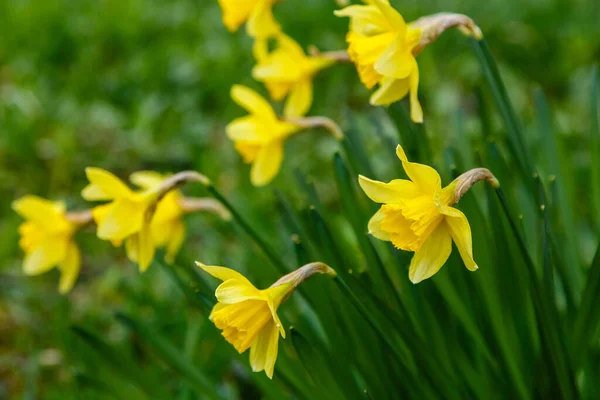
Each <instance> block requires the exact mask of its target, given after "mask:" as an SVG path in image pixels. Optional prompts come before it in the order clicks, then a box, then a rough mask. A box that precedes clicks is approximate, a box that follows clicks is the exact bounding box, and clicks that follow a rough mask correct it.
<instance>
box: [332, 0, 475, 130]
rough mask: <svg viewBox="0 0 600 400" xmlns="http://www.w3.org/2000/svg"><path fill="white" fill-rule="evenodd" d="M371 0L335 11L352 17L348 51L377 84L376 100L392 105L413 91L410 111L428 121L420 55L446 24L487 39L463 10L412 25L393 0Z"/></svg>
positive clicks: (368, 82)
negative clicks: (423, 105) (420, 91)
mask: <svg viewBox="0 0 600 400" xmlns="http://www.w3.org/2000/svg"><path fill="white" fill-rule="evenodd" d="M365 2H366V3H368V4H367V5H351V6H348V7H345V8H343V9H342V10H337V11H335V15H337V16H339V17H349V18H350V31H349V33H348V35H347V36H346V40H347V42H348V54H349V55H350V59H351V60H352V61H353V62H354V63H355V64H356V68H357V71H358V74H359V77H360V79H361V81H362V82H363V83H364V85H365V86H366V87H367V88H369V89H371V88H373V87H374V86H375V85H376V84H379V88H378V89H377V90H376V91H375V92H374V93H373V94H372V96H371V99H370V102H371V104H373V105H387V104H391V103H393V102H396V101H398V100H400V99H402V98H403V97H405V96H406V95H407V94H409V93H410V114H411V118H412V120H413V121H414V122H423V110H422V109H421V105H420V103H419V100H418V97H417V91H418V87H419V67H418V65H417V61H416V58H415V57H416V56H417V55H418V54H419V53H420V52H421V51H422V50H423V49H424V48H425V46H426V45H428V44H429V43H432V42H433V41H435V40H436V39H437V37H438V36H439V35H440V34H441V33H442V32H444V31H445V30H446V29H448V28H451V27H454V26H458V27H459V29H460V30H461V31H462V32H463V33H465V34H467V35H472V36H475V37H476V38H481V36H482V35H481V31H480V30H479V28H478V27H477V26H476V25H475V24H474V23H473V21H472V20H471V19H470V18H468V17H466V16H464V15H460V14H450V13H441V14H435V15H432V16H427V17H423V18H421V19H419V20H417V21H414V22H412V23H409V24H407V23H406V22H405V21H404V18H403V17H402V15H401V14H400V13H399V12H398V11H396V10H395V9H394V8H393V7H392V6H391V5H390V4H389V1H388V0H365Z"/></svg>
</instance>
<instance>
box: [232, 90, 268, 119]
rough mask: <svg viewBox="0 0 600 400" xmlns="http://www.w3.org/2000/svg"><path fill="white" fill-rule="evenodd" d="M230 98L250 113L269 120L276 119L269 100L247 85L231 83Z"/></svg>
mask: <svg viewBox="0 0 600 400" xmlns="http://www.w3.org/2000/svg"><path fill="white" fill-rule="evenodd" d="M231 98H232V99H233V101H235V102H236V103H237V104H239V105H240V106H241V107H243V108H245V109H246V110H247V111H248V112H249V113H251V114H255V115H257V116H259V117H262V118H266V119H270V120H276V119H277V117H276V115H275V112H274V111H273V108H272V107H271V105H270V104H269V102H268V101H266V100H265V99H264V98H263V97H262V96H260V95H259V94H258V93H256V92H255V91H254V90H252V89H250V88H249V87H246V86H242V85H233V87H232V88H231Z"/></svg>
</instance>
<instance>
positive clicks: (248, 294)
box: [215, 279, 262, 304]
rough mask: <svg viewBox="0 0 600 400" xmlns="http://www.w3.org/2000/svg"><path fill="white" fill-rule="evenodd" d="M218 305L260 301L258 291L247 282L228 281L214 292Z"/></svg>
mask: <svg viewBox="0 0 600 400" xmlns="http://www.w3.org/2000/svg"><path fill="white" fill-rule="evenodd" d="M215 296H216V297H217V300H218V301H219V303H223V304H235V303H240V302H242V301H246V300H259V299H262V295H261V293H260V291H259V290H258V289H257V288H255V287H254V285H252V284H250V283H249V282H248V281H247V280H238V279H228V280H226V281H225V282H223V283H221V284H220V285H219V286H218V287H217V290H216V291H215Z"/></svg>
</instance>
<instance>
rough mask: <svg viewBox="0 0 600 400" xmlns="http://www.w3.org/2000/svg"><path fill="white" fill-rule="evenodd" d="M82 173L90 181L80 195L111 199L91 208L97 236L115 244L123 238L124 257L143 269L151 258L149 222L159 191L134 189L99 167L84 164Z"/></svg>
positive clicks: (118, 243) (87, 198)
mask: <svg viewBox="0 0 600 400" xmlns="http://www.w3.org/2000/svg"><path fill="white" fill-rule="evenodd" d="M85 173H86V175H87V178H88V180H89V181H90V184H89V185H88V186H86V187H85V188H84V189H83V191H82V193H81V195H82V196H83V198H84V199H86V200H89V201H102V200H110V203H108V204H104V205H101V206H97V207H95V208H94V209H93V210H92V215H93V216H94V220H95V221H96V224H97V225H98V231H97V235H98V237H99V238H100V239H103V240H110V241H111V242H112V243H113V244H115V245H120V244H121V243H122V242H123V241H125V249H126V251H127V257H128V258H129V259H130V260H132V261H134V262H137V263H138V265H139V267H140V270H141V271H145V270H146V269H147V268H148V266H149V265H150V263H151V262H152V259H153V258H154V252H155V245H154V241H153V239H152V231H151V227H150V223H151V221H152V216H153V214H154V211H155V206H156V202H157V201H158V198H159V193H158V192H157V191H156V190H145V191H139V192H134V191H133V190H131V189H130V188H129V187H127V185H125V184H124V183H123V182H122V181H121V180H120V179H119V178H117V177H116V176H114V175H113V174H111V173H110V172H108V171H105V170H103V169H100V168H86V170H85Z"/></svg>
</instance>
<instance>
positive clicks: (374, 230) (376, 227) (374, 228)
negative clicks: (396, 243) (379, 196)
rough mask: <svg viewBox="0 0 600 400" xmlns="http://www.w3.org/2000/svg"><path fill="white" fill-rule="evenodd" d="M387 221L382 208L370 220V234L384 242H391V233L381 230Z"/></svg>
mask: <svg viewBox="0 0 600 400" xmlns="http://www.w3.org/2000/svg"><path fill="white" fill-rule="evenodd" d="M384 219H385V214H384V213H383V212H382V211H381V208H380V209H379V210H377V212H376V213H375V214H374V215H373V216H372V217H371V219H370V220H369V225H368V229H369V234H370V235H372V236H373V237H375V238H377V239H379V240H384V241H386V242H389V241H390V233H389V232H386V231H384V230H382V229H381V223H382V222H383V220H384Z"/></svg>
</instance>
